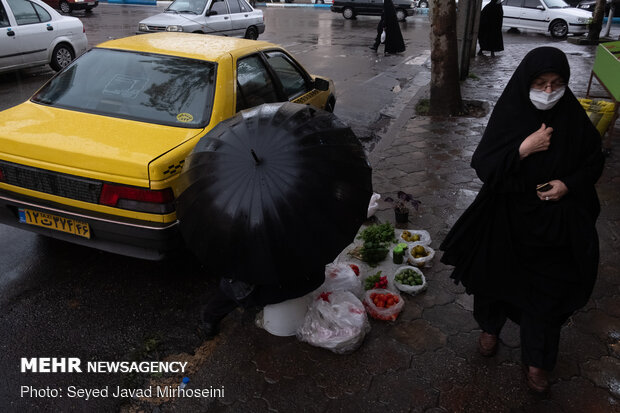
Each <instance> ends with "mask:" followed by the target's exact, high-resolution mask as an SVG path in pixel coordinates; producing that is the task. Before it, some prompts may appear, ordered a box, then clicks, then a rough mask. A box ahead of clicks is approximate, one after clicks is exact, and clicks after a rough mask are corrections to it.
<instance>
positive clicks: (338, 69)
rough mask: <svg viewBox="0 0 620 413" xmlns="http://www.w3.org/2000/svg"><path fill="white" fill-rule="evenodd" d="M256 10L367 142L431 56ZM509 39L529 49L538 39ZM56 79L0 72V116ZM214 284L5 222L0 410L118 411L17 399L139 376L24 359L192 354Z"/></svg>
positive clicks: (362, 31)
mask: <svg viewBox="0 0 620 413" xmlns="http://www.w3.org/2000/svg"><path fill="white" fill-rule="evenodd" d="M162 8H163V7H155V6H152V7H151V6H118V5H108V4H100V6H99V7H98V8H97V9H95V12H94V13H93V14H92V15H89V16H87V15H85V14H83V13H81V12H76V13H75V16H77V17H79V18H81V19H82V20H83V21H84V24H85V26H86V29H87V34H88V36H89V43H90V45H91V46H94V45H96V44H98V43H100V42H101V41H105V40H107V39H109V38H117V37H123V36H126V35H131V34H133V33H134V30H135V28H136V26H137V22H138V21H139V20H140V19H142V18H144V17H146V16H148V15H151V14H154V13H156V12H157V11H158V10H161V9H162ZM263 10H264V13H265V20H266V24H267V30H266V32H265V33H264V34H263V35H261V37H260V39H261V40H268V41H272V42H275V43H279V44H282V45H283V46H285V47H286V48H287V49H288V50H289V51H291V52H292V53H293V54H294V55H295V56H296V57H297V58H298V60H299V61H300V62H301V63H302V64H303V65H304V66H305V67H306V68H307V69H308V70H310V71H311V72H313V73H316V74H320V75H325V76H328V77H331V78H332V79H334V81H335V83H336V90H337V97H338V102H337V105H336V114H338V115H339V116H340V117H341V118H342V119H344V120H345V121H347V122H349V123H351V124H352V126H353V127H354V129H355V130H356V132H357V133H358V135H360V136H361V137H363V138H368V140H369V142H371V141H372V140H373V139H374V137H373V133H374V130H375V129H377V128H380V127H381V119H380V117H379V115H378V113H379V110H380V109H381V108H384V107H386V106H390V105H393V100H394V97H395V96H396V93H397V92H398V91H401V90H402V91H406V90H407V85H408V82H410V81H411V80H412V79H413V77H414V76H415V74H416V65H417V64H418V63H414V59H415V58H416V57H422V58H423V57H424V56H428V49H429V46H428V43H429V42H428V29H429V25H428V19H427V17H426V16H414V17H413V18H410V19H409V21H408V22H407V23H406V24H403V26H402V30H403V35H404V37H405V39H406V42H407V45H408V49H407V53H405V55H404V56H391V57H383V56H381V55H376V54H374V53H372V52H371V51H370V50H369V49H368V48H367V46H368V45H369V44H370V43H371V42H372V39H373V38H374V33H375V27H376V24H377V21H378V20H377V18H374V17H359V18H358V19H357V20H353V21H348V20H344V19H343V18H342V16H341V15H339V14H335V13H330V12H329V11H327V10H316V9H263ZM504 39H505V41H520V42H521V41H525V42H531V43H533V44H535V43H536V42H537V40H538V39H540V35H537V34H524V35H521V36H517V37H512V38H511V37H510V36H506V35H505V37H504ZM547 40H548V38H547ZM422 61H424V59H422ZM52 75H53V72H51V70H50V69H49V68H47V67H45V68H38V69H29V70H24V71H20V72H17V73H11V74H4V75H0V96H1V97H2V99H0V109H6V108H8V107H11V106H13V105H15V104H18V103H19V102H21V101H23V100H25V99H27V97H28V96H30V95H31V94H32V93H33V92H34V91H35V90H36V89H37V88H38V87H40V86H41V85H42V84H43V82H45V81H46V80H47V79H49V78H50V77H51V76H52ZM390 84H391V85H392V86H391V87H390ZM374 88H377V90H375V89H374ZM378 89H381V93H378ZM386 90H387V92H386ZM211 284H212V280H211V278H210V274H206V273H205V271H203V270H202V268H201V267H200V265H199V264H198V263H197V262H196V261H195V260H194V259H193V257H191V256H189V255H188V254H184V253H179V255H178V256H174V257H171V258H169V259H167V260H165V261H163V262H148V261H142V260H137V259H133V258H127V257H123V256H119V255H113V254H108V253H105V252H100V251H96V250H92V249H89V248H85V247H80V246H76V245H72V244H68V243H65V242H62V241H57V240H54V239H49V238H45V237H42V236H38V235H33V234H30V233H27V232H22V231H19V230H17V229H14V228H11V227H7V226H4V225H0V371H1V372H2V374H0V411H7V412H13V411H15V412H17V411H20V412H22V411H47V410H50V411H52V410H53V411H69V410H74V411H114V410H116V409H117V408H118V407H119V406H120V404H121V403H122V401H123V400H122V399H114V398H106V399H98V400H95V401H89V402H86V401H84V400H81V399H80V400H78V399H69V398H67V397H64V398H62V397H59V398H37V397H27V398H22V397H20V388H21V386H32V387H33V388H38V389H45V388H46V387H50V388H55V387H66V386H69V385H75V386H81V387H84V388H97V387H103V386H110V387H115V386H116V385H122V386H130V385H132V384H139V383H140V381H141V377H140V376H136V375H121V374H112V375H103V374H68V373H67V374H60V373H58V374H47V375H46V374H32V373H31V374H22V373H20V372H19V360H20V358H21V357H79V358H80V359H81V360H82V361H83V363H85V362H86V361H96V360H102V361H125V360H126V361H132V360H136V361H144V360H150V359H154V360H158V359H160V358H161V357H163V356H164V355H166V354H170V353H180V352H183V351H187V352H191V351H193V349H195V348H196V347H197V346H198V345H199V344H200V343H201V342H202V339H201V337H200V336H199V334H198V332H197V328H196V327H197V321H198V308H199V307H200V304H201V303H203V302H204V300H205V297H206V291H207V290H208V288H209V287H210V286H211Z"/></svg>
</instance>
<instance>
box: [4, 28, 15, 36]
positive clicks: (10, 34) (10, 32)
mask: <svg viewBox="0 0 620 413" xmlns="http://www.w3.org/2000/svg"><path fill="white" fill-rule="evenodd" d="M6 35H7V36H15V32H14V31H13V30H11V29H7V31H6Z"/></svg>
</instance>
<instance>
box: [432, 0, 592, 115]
mask: <svg viewBox="0 0 620 413" xmlns="http://www.w3.org/2000/svg"><path fill="white" fill-rule="evenodd" d="M431 1H432V2H433V7H432V12H431V35H430V36H431V64H432V67H431V100H430V108H429V115H444V116H456V115H459V114H461V113H462V112H463V100H462V99H461V87H460V85H459V65H458V48H457V42H456V4H455V1H454V0H431ZM603 1H604V0H603Z"/></svg>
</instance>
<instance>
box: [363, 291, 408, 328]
mask: <svg viewBox="0 0 620 413" xmlns="http://www.w3.org/2000/svg"><path fill="white" fill-rule="evenodd" d="M375 296H381V297H377V298H387V297H390V298H391V299H392V300H393V301H392V302H391V303H390V305H389V306H385V305H384V304H385V301H384V302H383V304H378V303H375ZM404 305H405V301H404V300H403V298H402V297H401V296H400V294H399V293H397V292H394V291H390V290H384V289H380V290H368V291H366V295H365V296H364V307H366V310H367V311H368V314H370V316H371V317H372V318H374V319H377V320H385V321H394V320H396V318H397V317H398V314H400V311H401V310H402V309H403V306H404Z"/></svg>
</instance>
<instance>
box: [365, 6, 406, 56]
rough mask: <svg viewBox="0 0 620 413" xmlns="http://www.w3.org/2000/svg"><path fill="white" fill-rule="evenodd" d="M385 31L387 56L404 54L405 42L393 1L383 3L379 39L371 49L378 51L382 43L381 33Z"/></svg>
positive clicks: (378, 29) (376, 39)
mask: <svg viewBox="0 0 620 413" xmlns="http://www.w3.org/2000/svg"><path fill="white" fill-rule="evenodd" d="M384 30H385V48H384V52H385V54H394V53H402V52H404V51H405V41H404V40H403V34H402V33H401V31H400V26H399V25H398V18H397V17H396V9H395V8H394V3H393V2H392V0H385V1H384V2H383V14H382V15H381V20H380V21H379V24H378V25H377V37H376V38H375V43H374V44H373V45H372V46H370V48H371V49H373V50H375V51H376V50H377V49H378V48H379V44H380V43H381V33H382V32H383V31H384Z"/></svg>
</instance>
